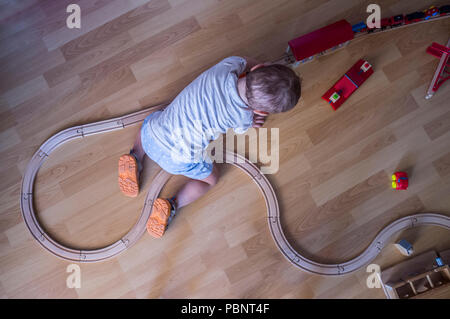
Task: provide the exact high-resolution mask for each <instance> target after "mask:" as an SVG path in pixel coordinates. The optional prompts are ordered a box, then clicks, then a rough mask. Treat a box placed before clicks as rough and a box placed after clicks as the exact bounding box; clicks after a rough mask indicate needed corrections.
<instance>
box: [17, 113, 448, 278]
mask: <svg viewBox="0 0 450 319" xmlns="http://www.w3.org/2000/svg"><path fill="white" fill-rule="evenodd" d="M164 106H165V105H157V106H153V107H150V108H147V109H144V110H141V111H138V112H135V113H131V114H128V115H125V116H122V117H117V118H113V119H110V120H106V121H100V122H95V123H90V124H87V125H81V126H74V127H71V128H68V129H66V130H63V131H61V132H59V133H57V134H55V135H53V136H52V137H50V138H49V139H48V140H47V141H45V142H44V143H43V144H42V145H41V147H40V148H39V149H38V150H37V151H36V153H35V154H34V155H33V157H32V158H31V160H30V162H29V163H28V166H27V168H26V171H25V174H24V177H23V180H22V190H21V196H20V207H21V210H22V216H23V219H24V220H25V224H26V225H27V227H28V229H29V230H30V232H31V234H32V235H33V237H34V238H35V239H36V240H37V241H38V242H39V243H40V244H41V245H42V246H43V247H44V248H45V249H47V250H48V251H49V252H51V253H52V254H54V255H56V256H58V257H60V258H63V259H66V260H70V261H75V262H96V261H102V260H105V259H108V258H111V257H114V256H116V255H118V254H119V253H121V252H123V251H124V250H126V249H127V248H128V247H130V246H132V245H133V244H134V243H136V242H137V241H138V240H139V238H140V237H141V236H142V235H143V234H144V233H145V226H146V222H147V220H148V218H149V216H150V213H151V208H152V206H153V201H154V200H155V199H156V198H157V197H158V195H159V193H160V191H161V189H162V187H163V186H164V185H165V183H166V182H167V181H168V179H169V178H170V174H169V173H167V172H165V171H164V170H161V171H160V172H159V173H158V174H157V176H156V177H155V178H154V180H153V181H152V183H151V185H150V188H149V190H148V193H147V197H146V199H145V203H144V208H143V209H142V213H141V216H140V217H139V219H138V221H137V222H136V224H135V225H134V226H133V227H132V228H131V230H130V231H129V232H128V233H127V234H126V235H125V236H124V237H122V238H121V239H119V240H118V241H116V242H115V243H113V244H111V245H109V246H107V247H104V248H100V249H93V250H79V249H72V248H69V247H66V246H64V245H62V244H60V243H58V242H57V241H55V240H54V239H52V238H51V237H50V236H49V235H48V234H47V233H46V232H45V231H44V230H43V229H42V227H41V226H40V224H39V222H38V220H37V218H36V215H35V212H34V208H33V186H34V180H35V178H36V175H37V173H38V171H39V168H40V167H41V166H42V164H43V163H44V162H45V160H46V159H47V157H48V156H49V155H50V153H51V152H52V151H53V150H54V149H56V148H57V147H58V146H60V145H62V144H64V143H65V142H67V141H70V140H73V139H76V138H81V137H85V136H89V135H93V134H100V133H105V132H111V131H114V130H118V129H123V128H125V127H128V126H130V125H135V124H139V123H141V122H142V121H143V120H144V119H145V117H147V115H149V114H150V113H152V112H154V111H156V110H159V109H162V108H163V107H164ZM225 162H226V163H229V164H232V165H234V166H236V167H238V168H240V169H241V170H243V171H244V172H245V173H246V174H248V175H249V176H250V178H251V179H252V180H253V181H254V182H255V183H256V185H257V186H258V187H259V189H260V191H261V193H262V194H263V196H264V200H265V202H266V206H267V219H268V223H269V229H270V232H271V234H272V237H273V239H274V241H275V243H276V245H277V247H278V249H279V250H280V251H281V253H282V254H283V255H284V256H285V257H286V258H287V259H288V260H289V261H290V262H291V263H292V264H294V265H295V266H296V267H298V268H300V269H301V270H304V271H307V272H310V273H314V274H320V275H343V274H346V273H349V272H352V271H354V270H357V269H358V268H361V267H363V266H365V265H366V264H368V263H369V262H370V261H371V260H373V259H374V258H375V257H376V256H377V255H378V253H379V252H380V250H381V249H382V248H383V247H384V245H385V244H386V243H387V241H388V239H389V238H390V237H391V236H392V235H393V234H395V233H397V232H399V231H401V230H403V229H407V228H411V227H414V226H417V225H435V226H441V227H445V228H447V229H450V217H448V216H445V215H439V214H417V215H412V216H407V217H404V218H401V219H398V220H396V221H394V222H392V223H391V224H389V225H388V226H386V227H385V228H384V229H383V230H382V231H381V232H380V233H378V235H377V236H376V237H375V239H374V240H373V241H372V243H371V244H370V245H369V246H368V247H367V249H366V250H365V251H364V252H363V253H361V254H360V255H359V256H357V257H355V258H353V259H352V260H349V261H347V262H345V263H341V264H321V263H317V262H315V261H313V260H310V259H308V258H306V257H304V256H302V255H301V254H300V253H298V252H297V251H295V250H294V249H293V248H292V247H291V245H290V244H289V242H288V241H287V239H286V237H285V235H284V232H283V229H282V227H281V222H280V210H279V206H278V200H277V197H276V195H275V192H274V190H273V188H272V186H271V185H270V183H269V181H268V180H267V178H266V177H265V176H264V175H263V174H262V173H261V171H260V170H259V169H258V167H256V165H254V164H253V163H251V162H250V161H248V160H247V159H245V158H244V157H242V156H241V155H238V154H235V153H232V152H226V160H225Z"/></svg>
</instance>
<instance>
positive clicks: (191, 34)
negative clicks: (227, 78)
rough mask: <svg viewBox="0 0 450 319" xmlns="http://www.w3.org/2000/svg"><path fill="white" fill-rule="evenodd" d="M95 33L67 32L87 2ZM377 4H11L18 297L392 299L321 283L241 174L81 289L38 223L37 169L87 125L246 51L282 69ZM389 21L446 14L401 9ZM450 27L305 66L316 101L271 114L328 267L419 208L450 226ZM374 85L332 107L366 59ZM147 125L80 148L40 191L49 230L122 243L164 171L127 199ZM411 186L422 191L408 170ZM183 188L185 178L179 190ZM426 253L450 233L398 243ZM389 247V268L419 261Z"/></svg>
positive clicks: (5, 33)
mask: <svg viewBox="0 0 450 319" xmlns="http://www.w3.org/2000/svg"><path fill="white" fill-rule="evenodd" d="M74 2H77V3H79V4H80V6H81V10H82V22H81V23H82V28H81V30H69V29H68V28H66V26H65V19H66V17H67V14H66V13H65V8H66V6H67V5H68V4H69V3H74ZM370 2H371V1H366V0H360V1H358V0H354V1H350V0H345V1H344V0H342V1H337V0H320V1H317V0H314V1H313V0H302V1H293V0H290V1H288V0H277V1H274V0H261V1H255V0H253V1H252V0H151V1H148V0H96V1H91V0H78V1H75V0H61V1H53V0H23V1H12V0H0V23H1V28H0V94H1V95H0V157H1V163H2V164H1V166H0V190H1V192H0V297H1V298H24V297H31V298H42V297H44V298H47V297H49V298H77V297H81V298H99V297H104V298H109V297H111V298H135V297H137V298H175V297H181V298H185V297H192V298H222V297H236V298H262V297H264V298H383V297H384V294H383V293H382V291H381V290H380V289H368V288H367V286H366V279H367V276H368V273H366V271H365V269H361V270H359V271H357V272H355V273H352V274H350V275H346V276H342V277H321V276H315V275H309V274H307V273H304V272H302V271H300V270H298V269H296V268H294V267H293V266H292V265H291V264H290V263H289V262H288V261H287V260H285V258H284V257H283V256H282V255H281V253H280V252H279V251H278V249H277V248H276V246H275V244H274V242H273V240H272V238H271V236H270V233H269V230H268V227H267V219H266V212H265V205H264V202H263V200H262V196H261V195H260V194H259V192H258V190H257V188H256V186H255V185H254V184H253V183H252V182H251V180H250V179H249V178H248V177H247V176H245V175H244V174H243V173H242V172H240V171H239V170H238V169H236V168H233V167H231V166H226V165H223V166H221V170H222V179H221V180H220V182H219V184H218V185H217V186H216V187H215V188H214V189H213V190H212V191H210V192H209V193H208V194H207V195H206V196H205V197H204V198H202V199H200V200H198V201H197V202H195V203H194V204H192V205H191V206H189V207H186V208H184V209H182V210H181V211H180V214H179V215H178V216H177V218H176V219H175V220H174V222H173V224H172V225H171V227H170V229H169V230H168V232H167V234H166V235H165V236H164V238H163V239H162V240H154V239H152V238H150V236H148V235H144V236H143V238H142V239H141V240H140V241H139V242H138V244H136V245H135V246H133V247H132V248H130V249H128V250H127V251H126V252H124V253H123V254H121V255H120V256H119V257H117V258H114V259H112V260H108V261H105V262H102V263H97V264H82V265H81V288H80V289H69V288H67V287H66V278H67V276H68V273H66V267H67V266H68V265H69V264H70V263H68V262H66V261H62V260H59V259H57V258H56V257H54V256H53V255H51V254H49V253H48V252H47V251H45V250H44V249H42V248H41V247H40V246H39V244H38V243H36V242H35V241H34V239H33V238H32V237H31V235H30V234H29V232H28V230H27V228H26V226H25V224H24V222H23V220H22V217H21V214H20V206H19V194H20V183H21V178H22V174H23V172H24V169H25V167H26V165H27V163H28V161H29V160H30V158H31V156H32V155H33V153H34V152H35V151H36V150H37V149H38V147H39V146H40V145H41V144H42V143H43V142H44V141H45V140H46V139H47V138H48V137H50V136H51V135H53V134H55V133H56V132H58V131H60V130H62V129H64V128H67V127H70V126H73V125H76V124H83V123H88V122H92V121H96V120H101V119H107V118H110V117H114V116H118V115H122V114H126V113H129V112H132V111H137V110H139V109H141V108H144V107H146V106H149V105H154V104H158V103H160V102H164V101H170V100H171V99H172V98H173V97H175V96H176V94H177V93H178V92H179V91H181V90H182V89H183V88H184V86H185V85H186V84H188V83H189V82H190V81H192V80H193V79H194V78H195V77H196V76H197V75H198V74H199V73H201V72H202V71H203V70H205V69H207V68H209V67H210V66H212V65H213V64H215V63H216V62H218V61H219V60H220V59H222V58H224V57H226V56H229V55H248V56H253V57H256V58H260V59H264V60H271V59H274V58H277V57H278V56H279V55H280V54H281V53H282V52H284V50H285V49H286V46H287V41H288V40H290V39H292V38H294V37H296V36H299V35H301V34H304V33H306V32H309V31H312V30H314V29H316V28H319V27H322V26H325V25H327V24H329V23H331V22H334V21H337V20H339V19H342V18H346V19H348V21H349V22H351V23H357V22H359V21H361V20H363V19H365V17H366V16H367V13H366V6H367V4H368V3H370ZM378 3H380V4H381V8H382V15H383V16H391V15H394V14H397V13H408V12H411V11H415V10H417V9H423V8H425V7H427V6H428V5H431V4H434V5H442V4H446V3H445V1H428V0H425V1H424V0H411V1H398V0H385V1H378ZM449 31H450V19H447V20H441V21H435V22H430V23H426V24H422V25H417V26H412V27H408V28H404V29H401V30H395V31H391V32H387V33H383V34H375V35H371V36H368V37H365V38H363V39H358V40H355V41H353V42H352V43H351V44H350V45H349V46H348V47H346V48H345V49H342V50H340V51H338V52H336V53H334V54H331V55H328V56H324V57H321V58H320V59H318V60H316V61H314V62H311V63H309V64H306V65H303V66H300V67H298V68H297V69H296V71H297V72H298V73H299V74H300V75H301V77H302V79H303V89H302V91H303V96H302V100H301V102H300V103H299V105H298V106H297V107H296V108H295V109H294V110H293V111H291V112H289V113H286V114H280V115H273V116H270V117H269V119H268V121H267V125H266V126H267V127H278V128H279V129H280V170H279V171H278V173H276V174H273V175H269V176H268V177H269V179H270V181H271V182H272V184H273V186H274V188H275V189H276V192H277V195H278V198H279V201H280V205H281V210H282V216H283V220H282V222H283V227H284V228H285V231H286V234H287V236H288V238H289V240H290V241H291V243H292V245H293V246H294V247H295V248H297V249H298V250H300V251H301V252H303V253H304V254H305V255H307V256H310V257H312V258H315V259H317V260H318V261H321V262H339V261H345V260H347V259H349V258H351V257H353V256H356V255H357V254H359V253H360V252H361V251H362V250H363V249H364V248H365V247H366V246H367V245H368V243H369V242H370V241H371V240H372V239H373V238H374V236H375V235H376V233H377V232H378V231H379V230H380V229H381V228H383V227H384V226H385V225H387V224H388V223H389V222H391V221H393V220H395V219H397V218H399V217H401V216H405V215H408V214H411V213H418V212H439V213H443V214H447V215H450V196H449V194H450V103H449V102H448V101H449V99H450V84H445V85H444V86H443V87H442V88H441V89H440V90H439V92H438V93H437V94H436V95H435V97H433V99H432V100H430V101H426V100H424V95H425V92H426V88H427V85H428V83H429V81H430V80H431V77H432V74H433V73H434V70H435V68H436V66H437V63H438V60H437V59H436V58H434V57H432V56H430V55H428V54H426V53H425V49H426V47H427V46H428V45H430V44H431V43H432V42H433V41H436V42H439V43H441V44H445V43H446V41H447V39H448V37H449V34H450V32H449ZM363 57H364V58H366V59H368V60H369V61H370V62H371V63H372V64H373V66H374V70H375V73H374V75H373V76H372V77H371V78H370V79H369V80H368V81H367V83H365V84H364V85H363V86H362V87H361V88H360V89H359V90H358V91H357V92H355V94H354V95H353V96H352V97H351V99H350V100H349V101H347V102H346V103H345V104H344V105H343V106H342V107H341V108H340V109H339V110H338V111H336V112H334V111H333V110H332V109H331V108H330V106H329V105H327V104H326V103H325V102H323V101H322V100H321V99H320V96H321V95H322V94H323V92H325V91H326V90H327V89H328V88H329V87H330V86H331V85H332V84H333V83H334V82H335V81H336V80H337V79H338V78H339V77H340V76H341V75H342V74H343V73H344V72H345V71H346V70H347V69H348V68H349V67H350V66H351V65H352V64H353V63H354V62H355V61H356V60H357V59H359V58H363ZM138 129H139V128H138V127H132V128H127V129H125V130H122V131H119V132H114V133H108V134H104V135H99V136H92V137H88V138H85V139H82V140H78V141H74V142H70V143H68V144H66V145H64V146H62V147H61V148H60V149H58V150H56V151H55V152H54V153H53V154H52V155H51V156H50V158H49V160H48V161H47V162H46V163H45V164H44V165H43V167H42V168H41V170H40V172H39V174H38V177H37V180H36V185H35V187H36V198H35V207H36V209H37V211H39V220H40V221H41V223H42V224H43V225H44V227H45V229H46V230H47V231H48V232H49V233H51V234H52V235H53V236H54V237H55V238H56V239H58V240H60V241H61V242H63V243H66V244H68V245H71V246H74V247H77V248H96V247H100V246H102V245H106V244H109V243H112V242H113V241H116V240H117V239H118V238H120V236H122V235H123V234H125V233H126V232H127V231H128V229H130V228H131V227H132V225H133V224H134V223H135V222H136V220H137V218H138V216H139V214H140V210H141V208H142V206H143V202H144V197H145V190H146V189H147V188H148V186H149V185H150V183H151V178H152V176H154V174H155V173H156V172H157V171H158V168H157V167H156V165H155V164H154V163H152V162H150V160H148V162H147V163H146V170H145V173H144V187H143V188H144V191H143V192H142V193H141V194H140V195H139V197H138V198H136V199H130V198H126V197H124V196H122V195H121V194H120V192H119V189H118V186H117V160H118V157H119V156H120V155H121V154H122V153H124V152H127V151H128V150H129V148H130V146H131V144H132V142H133V139H134V136H135V134H136V132H137V131H138ZM395 170H406V171H408V172H409V174H410V188H409V189H408V190H407V191H401V192H400V191H393V190H391V189H390V174H391V173H392V172H394V171H395ZM182 182H183V178H181V177H174V178H172V179H171V180H170V181H169V183H168V185H166V187H165V188H164V190H163V194H166V195H169V194H172V193H173V191H174V190H175V189H176V188H177V187H178V186H179V185H180V183H182ZM399 238H405V239H407V240H409V241H410V242H412V243H413V244H414V246H415V249H416V253H420V252H424V251H427V250H430V249H437V250H438V251H439V250H442V249H448V248H450V236H449V233H448V231H446V230H442V229H439V228H435V227H420V228H417V229H413V230H408V231H405V232H403V233H402V234H398V235H396V236H395V238H392V241H395V240H397V239H399ZM404 258H405V257H402V256H400V255H399V254H398V252H396V251H395V249H394V248H393V246H392V245H388V246H387V247H386V248H385V249H384V250H383V251H382V252H381V254H380V255H379V256H378V257H377V259H376V260H375V261H374V263H377V264H379V265H380V266H381V267H382V268H384V267H388V266H390V265H392V264H395V263H397V262H398V261H400V260H403V259H404Z"/></svg>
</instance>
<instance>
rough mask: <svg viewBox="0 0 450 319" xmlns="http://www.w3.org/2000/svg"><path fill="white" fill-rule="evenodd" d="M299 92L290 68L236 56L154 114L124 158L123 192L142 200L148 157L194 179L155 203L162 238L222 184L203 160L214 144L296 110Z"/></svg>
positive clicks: (152, 225) (154, 224)
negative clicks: (181, 213)
mask: <svg viewBox="0 0 450 319" xmlns="http://www.w3.org/2000/svg"><path fill="white" fill-rule="evenodd" d="M300 91H301V89H300V79H299V77H298V76H297V74H296V73H295V72H294V71H293V70H292V69H290V68H289V67H286V66H283V65H279V64H262V63H258V62H256V61H254V60H252V59H250V58H241V57H237V56H232V57H228V58H226V59H224V60H222V61H221V62H219V63H218V64H216V65H215V66H213V67H212V68H210V69H208V70H206V71H205V72H203V73H202V74H201V75H200V76H198V77H197V78H196V79H195V80H194V81H193V82H192V83H191V84H189V85H188V86H187V87H186V88H185V89H184V90H183V91H181V93H180V94H179V95H178V96H177V97H176V98H175V99H174V100H173V101H172V103H170V105H168V106H167V107H166V108H165V109H164V110H162V111H157V112H154V113H152V114H150V115H149V116H148V117H147V118H146V119H145V120H144V123H143V124H142V127H141V129H140V131H139V133H138V135H137V137H136V141H135V142H134V146H133V148H132V149H131V150H130V153H129V154H124V155H122V156H121V157H120V159H119V187H120V190H121V191H122V192H123V193H124V194H125V195H127V196H131V197H135V196H137V195H138V193H139V177H140V174H141V172H142V169H143V162H144V156H145V155H146V154H147V155H148V156H149V157H150V158H151V159H152V160H153V161H154V162H156V163H157V164H158V165H159V166H161V168H162V169H164V170H166V171H167V172H169V173H170V174H174V175H184V176H187V177H189V178H190V180H189V181H188V182H187V183H186V184H185V185H184V186H183V187H182V188H181V189H180V190H179V191H178V192H177V194H176V195H175V196H173V197H172V198H169V199H165V198H158V199H157V200H155V202H154V204H153V209H152V213H151V215H150V218H149V220H148V222H147V231H148V232H149V233H150V234H151V235H152V236H153V237H156V238H159V237H161V236H162V235H163V234H164V232H165V230H166V228H167V226H168V224H169V223H170V221H171V220H172V218H173V217H174V216H175V213H176V211H177V210H178V209H180V208H181V207H183V206H186V205H188V204H190V203H192V202H193V201H195V200H196V199H198V198H199V197H201V196H202V195H204V194H205V193H206V192H207V191H208V190H210V189H211V188H212V187H213V186H214V185H215V184H216V183H217V181H218V179H219V171H218V169H217V165H215V164H214V163H212V161H211V160H208V159H205V158H204V157H203V155H201V156H199V154H204V150H205V149H206V148H207V147H208V144H209V143H210V141H211V140H213V139H216V138H217V137H218V136H219V135H220V133H225V132H226V131H227V130H228V129H229V128H233V129H234V131H235V132H236V133H237V134H242V133H244V132H245V131H247V129H248V128H250V127H252V126H253V127H261V126H262V125H263V124H264V121H265V117H266V116H267V115H269V114H271V113H280V112H286V111H288V110H290V109H292V108H293V107H294V106H295V105H296V104H297V102H298V100H299V98H300ZM199 158H200V159H199Z"/></svg>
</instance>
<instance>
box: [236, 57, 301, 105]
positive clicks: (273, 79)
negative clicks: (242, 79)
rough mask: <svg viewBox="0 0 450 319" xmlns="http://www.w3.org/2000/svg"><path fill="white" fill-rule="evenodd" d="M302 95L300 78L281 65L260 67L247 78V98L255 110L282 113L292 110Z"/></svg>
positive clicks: (253, 70)
mask: <svg viewBox="0 0 450 319" xmlns="http://www.w3.org/2000/svg"><path fill="white" fill-rule="evenodd" d="M300 94H301V86H300V78H299V77H298V75H297V74H296V73H295V72H294V71H293V70H292V69H291V68H289V67H287V66H284V65H281V64H271V65H259V66H257V67H255V68H254V69H252V71H251V72H249V73H248V74H247V76H246V93H245V95H246V98H247V101H248V105H249V107H250V108H252V109H253V110H258V111H263V112H268V113H280V112H286V111H289V110H290V109H292V108H293V107H294V106H295V105H296V104H297V102H298V100H299V98H300Z"/></svg>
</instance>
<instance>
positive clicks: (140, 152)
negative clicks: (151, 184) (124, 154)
mask: <svg viewBox="0 0 450 319" xmlns="http://www.w3.org/2000/svg"><path fill="white" fill-rule="evenodd" d="M132 151H133V153H134V154H135V155H136V157H137V160H138V162H139V163H141V165H143V164H144V157H145V151H144V149H143V148H142V142H141V130H139V132H138V134H137V136H136V140H135V141H134V145H133V148H132Z"/></svg>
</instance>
